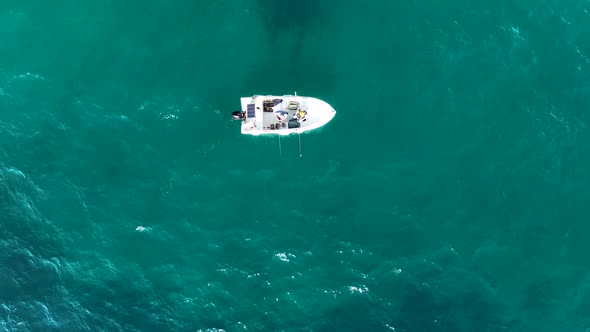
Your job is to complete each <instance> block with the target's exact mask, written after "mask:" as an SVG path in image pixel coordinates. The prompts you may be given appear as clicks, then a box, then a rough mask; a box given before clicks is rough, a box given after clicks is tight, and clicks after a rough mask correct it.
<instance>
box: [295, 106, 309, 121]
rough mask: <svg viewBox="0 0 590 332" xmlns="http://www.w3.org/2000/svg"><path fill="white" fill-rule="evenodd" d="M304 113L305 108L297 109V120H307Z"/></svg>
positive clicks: (305, 112)
mask: <svg viewBox="0 0 590 332" xmlns="http://www.w3.org/2000/svg"><path fill="white" fill-rule="evenodd" d="M306 115H307V111H306V110H304V109H303V108H301V109H299V111H297V113H296V117H297V120H298V121H299V122H303V121H306V120H307V118H305V116H306Z"/></svg>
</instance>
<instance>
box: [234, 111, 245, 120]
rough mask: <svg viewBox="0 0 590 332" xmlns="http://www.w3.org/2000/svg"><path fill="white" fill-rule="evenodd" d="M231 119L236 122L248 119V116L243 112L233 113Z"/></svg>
mask: <svg viewBox="0 0 590 332" xmlns="http://www.w3.org/2000/svg"><path fill="white" fill-rule="evenodd" d="M231 117H232V118H233V119H234V120H243V119H244V118H245V117H246V114H244V112H242V111H235V112H232V114H231Z"/></svg>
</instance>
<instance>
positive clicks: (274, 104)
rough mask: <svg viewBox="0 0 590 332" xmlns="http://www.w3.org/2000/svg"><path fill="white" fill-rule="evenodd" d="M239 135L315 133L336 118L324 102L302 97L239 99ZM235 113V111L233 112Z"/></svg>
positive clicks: (269, 96) (262, 96)
mask: <svg viewBox="0 0 590 332" xmlns="http://www.w3.org/2000/svg"><path fill="white" fill-rule="evenodd" d="M240 101H241V106H242V111H241V115H242V116H239V117H237V116H235V115H234V118H235V119H239V120H240V121H241V133H242V134H244V135H252V136H259V135H282V136H286V135H290V134H301V133H304V132H308V131H312V130H317V129H319V128H321V127H323V126H325V125H326V124H328V123H329V122H330V121H331V120H332V119H333V118H334V116H335V115H336V111H335V110H334V108H333V107H332V106H331V105H330V104H328V103H327V102H325V101H323V100H321V99H318V98H314V97H306V96H298V95H297V94H295V95H283V96H276V95H255V96H251V97H242V98H240ZM234 113H236V112H234Z"/></svg>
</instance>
